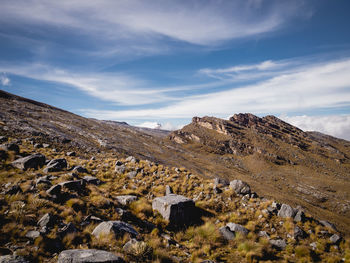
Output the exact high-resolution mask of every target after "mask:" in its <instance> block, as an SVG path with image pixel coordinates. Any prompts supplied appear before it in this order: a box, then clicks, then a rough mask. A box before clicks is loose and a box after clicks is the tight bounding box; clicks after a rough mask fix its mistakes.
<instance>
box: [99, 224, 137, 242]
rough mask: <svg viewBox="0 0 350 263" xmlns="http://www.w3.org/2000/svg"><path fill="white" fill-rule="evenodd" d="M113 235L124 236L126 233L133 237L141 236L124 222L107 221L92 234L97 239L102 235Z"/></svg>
mask: <svg viewBox="0 0 350 263" xmlns="http://www.w3.org/2000/svg"><path fill="white" fill-rule="evenodd" d="M111 233H114V234H115V236H122V235H124V234H125V233H128V234H130V235H131V236H132V237H136V236H138V235H139V233H138V232H137V231H136V230H135V229H134V228H133V227H132V226H131V225H130V224H128V223H125V222H122V221H105V222H102V223H100V224H99V225H98V226H97V227H95V229H94V231H92V234H93V235H94V236H95V237H97V238H98V237H99V236H100V235H109V234H111Z"/></svg>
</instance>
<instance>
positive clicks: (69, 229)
mask: <svg viewBox="0 0 350 263" xmlns="http://www.w3.org/2000/svg"><path fill="white" fill-rule="evenodd" d="M77 231H78V230H77V229H76V227H75V226H74V224H73V223H71V222H69V223H68V224H67V225H65V226H64V227H62V228H60V229H58V231H57V234H58V235H59V236H60V237H61V238H63V237H64V236H66V235H67V234H69V233H74V232H77Z"/></svg>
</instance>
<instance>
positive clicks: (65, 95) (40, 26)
mask: <svg viewBox="0 0 350 263" xmlns="http://www.w3.org/2000/svg"><path fill="white" fill-rule="evenodd" d="M349 11H350V1H347V0H337V1H334V0H308V1H306V0H293V1H289V0H266V1H265V0H235V1H232V0H227V1H225V0H172V1H168V0H111V1H109V0H90V1H86V0H61V1H48V0H0V89H2V90H5V91H8V92H11V93H14V94H17V95H20V96H24V97H27V98H30V99H34V100H38V101H41V102H44V103H47V104H51V105H53V106H56V107H59V108H62V109H65V110H68V111H71V112H74V113H76V114H79V115H82V116H84V117H90V118H97V119H105V120H116V121H126V122H128V123H129V124H131V125H136V126H144V127H159V126H160V125H161V127H162V128H163V129H170V130H173V129H178V128H181V127H182V126H183V125H186V124H188V123H190V122H191V118H192V117H194V116H200V117H202V116H215V117H219V118H224V119H227V118H229V117H230V116H232V115H233V114H235V113H247V112H250V113H253V114H256V115H258V116H265V115H271V114H272V115H275V116H277V117H279V118H281V119H283V120H285V121H287V122H289V123H291V124H293V125H296V126H298V127H299V128H301V129H303V130H317V131H320V132H323V133H327V134H330V135H333V136H336V137H339V138H344V139H347V140H350V30H349V25H350V16H349V15H348V14H349Z"/></svg>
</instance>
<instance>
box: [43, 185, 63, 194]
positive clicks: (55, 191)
mask: <svg viewBox="0 0 350 263" xmlns="http://www.w3.org/2000/svg"><path fill="white" fill-rule="evenodd" d="M61 189H62V186H61V185H59V184H56V185H53V186H51V187H50V189H49V190H47V191H46V193H47V194H48V195H50V196H58V195H60V194H61Z"/></svg>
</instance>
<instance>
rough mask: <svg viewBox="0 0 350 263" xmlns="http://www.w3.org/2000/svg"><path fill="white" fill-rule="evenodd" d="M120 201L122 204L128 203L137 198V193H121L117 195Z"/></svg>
mask: <svg viewBox="0 0 350 263" xmlns="http://www.w3.org/2000/svg"><path fill="white" fill-rule="evenodd" d="M115 198H116V199H117V201H118V202H119V203H121V204H122V205H128V204H130V203H132V202H134V201H136V200H137V196H135V195H120V196H116V197H115Z"/></svg>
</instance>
